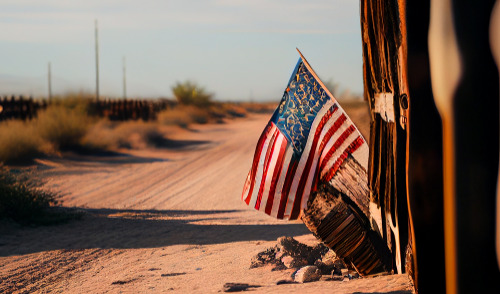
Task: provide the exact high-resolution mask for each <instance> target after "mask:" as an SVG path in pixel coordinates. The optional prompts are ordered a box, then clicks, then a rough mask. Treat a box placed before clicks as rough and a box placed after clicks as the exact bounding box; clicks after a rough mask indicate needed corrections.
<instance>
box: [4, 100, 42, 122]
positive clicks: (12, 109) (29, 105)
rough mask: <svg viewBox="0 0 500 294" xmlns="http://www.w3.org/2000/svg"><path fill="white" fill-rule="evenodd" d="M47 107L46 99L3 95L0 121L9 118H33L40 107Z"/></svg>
mask: <svg viewBox="0 0 500 294" xmlns="http://www.w3.org/2000/svg"><path fill="white" fill-rule="evenodd" d="M45 107H47V103H46V102H45V101H43V100H42V101H35V100H33V97H28V98H25V97H23V96H17V97H16V96H14V95H12V96H10V97H9V96H3V97H0V121H2V120H9V119H22V120H31V119H33V118H35V117H36V114H37V112H38V110H39V109H43V108H45Z"/></svg>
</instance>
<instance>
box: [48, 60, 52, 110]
mask: <svg viewBox="0 0 500 294" xmlns="http://www.w3.org/2000/svg"><path fill="white" fill-rule="evenodd" d="M48 70H49V72H48V83H49V101H51V100H52V71H51V68H50V62H49V69H48Z"/></svg>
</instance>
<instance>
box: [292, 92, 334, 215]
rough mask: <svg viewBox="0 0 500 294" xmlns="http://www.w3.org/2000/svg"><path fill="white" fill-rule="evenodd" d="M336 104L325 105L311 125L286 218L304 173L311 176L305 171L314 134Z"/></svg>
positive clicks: (332, 102)
mask: <svg viewBox="0 0 500 294" xmlns="http://www.w3.org/2000/svg"><path fill="white" fill-rule="evenodd" d="M334 103H335V102H334V101H332V100H328V101H327V102H326V103H325V104H324V105H323V107H322V108H321V109H320V111H319V112H318V114H317V115H316V117H315V118H314V121H313V123H312V125H311V129H310V131H309V136H307V142H306V146H305V147H304V151H303V152H302V155H301V156H300V161H299V164H298V166H297V170H296V172H295V176H294V178H293V182H292V187H291V188H290V193H289V194H288V200H287V202H286V209H285V214H284V217H285V218H290V215H291V213H292V209H293V202H294V200H295V198H297V194H296V193H297V189H298V186H299V182H300V178H301V177H302V174H303V173H304V172H306V173H308V174H309V171H304V168H305V166H306V163H307V159H308V158H309V155H310V154H309V153H310V151H311V148H312V144H313V141H314V134H315V133H316V129H317V128H318V125H319V123H320V122H321V119H323V116H325V115H326V113H327V112H328V110H329V109H330V108H331V107H332V105H333V104H334ZM303 195H304V194H303ZM298 196H299V198H300V196H301V195H298ZM307 196H308V195H307Z"/></svg>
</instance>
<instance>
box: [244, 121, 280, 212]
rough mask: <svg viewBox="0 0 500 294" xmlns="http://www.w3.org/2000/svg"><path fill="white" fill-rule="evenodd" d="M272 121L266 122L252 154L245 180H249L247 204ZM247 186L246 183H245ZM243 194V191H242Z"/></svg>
mask: <svg viewBox="0 0 500 294" xmlns="http://www.w3.org/2000/svg"><path fill="white" fill-rule="evenodd" d="M272 126H273V125H272V123H268V124H267V126H266V128H265V129H264V131H263V132H262V134H261V135H260V138H259V142H258V143H257V148H256V149H255V154H254V156H253V164H252V169H251V170H250V174H249V175H248V177H247V181H250V184H249V185H250V188H249V191H248V196H247V198H246V199H244V200H245V203H246V204H247V205H248V204H249V203H250V198H252V193H253V188H254V185H255V175H256V174H257V166H258V165H259V160H260V155H261V153H262V148H263V146H264V142H266V139H267V137H268V136H269V133H270V132H271V129H272ZM245 186H247V184H245ZM243 195H245V192H243ZM243 195H242V197H243Z"/></svg>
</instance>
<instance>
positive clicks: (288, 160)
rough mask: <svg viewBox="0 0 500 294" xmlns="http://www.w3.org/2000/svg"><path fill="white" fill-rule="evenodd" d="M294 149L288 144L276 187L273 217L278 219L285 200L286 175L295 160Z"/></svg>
mask: <svg viewBox="0 0 500 294" xmlns="http://www.w3.org/2000/svg"><path fill="white" fill-rule="evenodd" d="M294 154H295V152H294V150H293V147H292V146H291V145H290V144H288V145H287V147H286V151H285V159H283V167H282V169H281V174H280V176H279V180H278V184H277V185H276V192H275V195H276V196H275V198H274V201H273V208H272V210H271V216H274V217H276V218H278V212H279V208H280V207H281V206H280V205H281V202H282V200H283V187H284V186H285V180H286V175H287V173H288V168H289V167H290V165H292V163H293V162H292V159H293V158H294Z"/></svg>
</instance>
